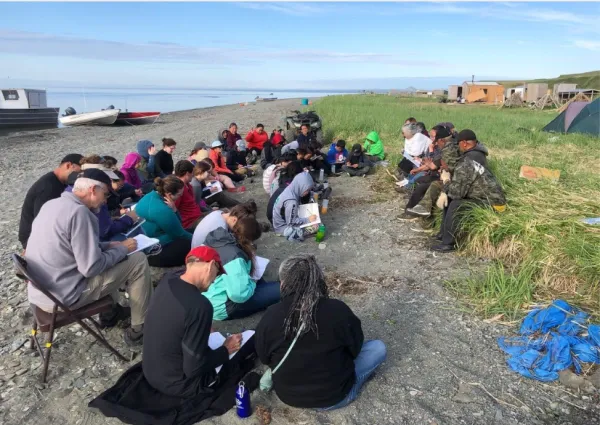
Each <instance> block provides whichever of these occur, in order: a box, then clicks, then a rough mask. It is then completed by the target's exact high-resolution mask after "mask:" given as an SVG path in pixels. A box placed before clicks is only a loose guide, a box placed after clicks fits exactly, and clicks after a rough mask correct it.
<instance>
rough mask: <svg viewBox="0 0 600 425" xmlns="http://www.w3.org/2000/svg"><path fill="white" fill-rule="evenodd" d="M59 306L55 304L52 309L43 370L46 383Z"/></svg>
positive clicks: (43, 380)
mask: <svg viewBox="0 0 600 425" xmlns="http://www.w3.org/2000/svg"><path fill="white" fill-rule="evenodd" d="M57 310H58V306H57V305H54V308H53V309H52V322H50V329H49V330H48V339H47V341H46V354H45V355H44V370H43V371H42V384H45V383H46V376H47V375H48V366H49V365H50V353H51V352H52V342H53V341H54V324H55V323H56V315H57Z"/></svg>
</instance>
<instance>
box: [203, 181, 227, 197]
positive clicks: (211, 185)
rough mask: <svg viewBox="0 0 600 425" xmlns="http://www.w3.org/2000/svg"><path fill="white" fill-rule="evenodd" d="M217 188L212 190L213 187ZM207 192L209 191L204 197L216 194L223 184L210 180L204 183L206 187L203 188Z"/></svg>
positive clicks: (220, 190) (221, 189)
mask: <svg viewBox="0 0 600 425" xmlns="http://www.w3.org/2000/svg"><path fill="white" fill-rule="evenodd" d="M215 187H216V188H217V190H215V191H213V188H215ZM204 190H206V191H207V192H210V195H206V197H205V198H210V197H211V196H213V195H216V194H217V193H219V192H223V185H222V184H221V182H210V183H207V184H206V188H205V189H204Z"/></svg>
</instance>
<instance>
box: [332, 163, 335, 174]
mask: <svg viewBox="0 0 600 425" xmlns="http://www.w3.org/2000/svg"><path fill="white" fill-rule="evenodd" d="M331 174H335V164H331Z"/></svg>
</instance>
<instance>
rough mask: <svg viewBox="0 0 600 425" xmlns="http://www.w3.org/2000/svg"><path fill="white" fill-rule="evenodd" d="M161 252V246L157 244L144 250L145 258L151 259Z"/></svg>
mask: <svg viewBox="0 0 600 425" xmlns="http://www.w3.org/2000/svg"><path fill="white" fill-rule="evenodd" d="M161 252H162V245H161V244H159V243H157V244H156V245H152V246H151V247H150V248H147V249H146V250H144V253H145V254H146V257H152V256H154V255H158V254H160V253H161Z"/></svg>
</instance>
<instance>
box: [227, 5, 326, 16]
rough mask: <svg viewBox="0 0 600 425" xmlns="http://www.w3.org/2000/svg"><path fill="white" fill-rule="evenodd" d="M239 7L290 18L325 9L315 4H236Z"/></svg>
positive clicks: (321, 11) (320, 11) (308, 14)
mask: <svg viewBox="0 0 600 425" xmlns="http://www.w3.org/2000/svg"><path fill="white" fill-rule="evenodd" d="M236 4H237V5H238V6H239V7H241V8H244V9H252V10H268V11H271V12H279V13H283V14H285V15H291V16H310V15H313V14H316V13H323V12H325V11H326V10H327V9H326V8H325V7H323V6H321V5H318V3H317V4H315V3H287V2H285V3H283V2H282V3H236Z"/></svg>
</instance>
